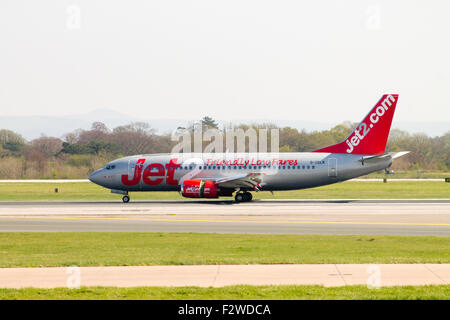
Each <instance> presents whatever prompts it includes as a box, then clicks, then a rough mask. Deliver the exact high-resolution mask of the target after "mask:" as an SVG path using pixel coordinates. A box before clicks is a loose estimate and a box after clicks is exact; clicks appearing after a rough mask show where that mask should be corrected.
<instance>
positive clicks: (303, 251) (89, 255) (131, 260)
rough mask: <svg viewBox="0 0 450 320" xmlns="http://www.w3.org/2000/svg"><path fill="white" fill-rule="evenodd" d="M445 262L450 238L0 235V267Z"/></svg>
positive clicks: (449, 253)
mask: <svg viewBox="0 0 450 320" xmlns="http://www.w3.org/2000/svg"><path fill="white" fill-rule="evenodd" d="M270 263H450V237H410V236H325V235H324V236H322V235H320V236H319V235H249V234H198V233H121V232H110V233H101V232H98V233H96V232H94V233H90V232H78V233H69V232H61V233H0V267H39V266H70V265H77V266H121V265H130V266H134V265H193V264H270Z"/></svg>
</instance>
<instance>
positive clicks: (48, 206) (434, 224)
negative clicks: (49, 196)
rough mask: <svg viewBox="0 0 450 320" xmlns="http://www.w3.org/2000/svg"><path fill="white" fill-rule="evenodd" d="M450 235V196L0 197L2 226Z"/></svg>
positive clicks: (17, 229) (5, 229)
mask: <svg viewBox="0 0 450 320" xmlns="http://www.w3.org/2000/svg"><path fill="white" fill-rule="evenodd" d="M29 231H31V232H38V231H39V232H56V231H65V232H66V231H67V232H68V231H116V232H135V231H136V232H210V233H249V234H251V233H253V234H257V233H260V234H367V235H381V234H383V235H418V236H450V199H427V200H420V199H387V200H386V199H385V200H376V199H368V200H357V199H347V200H339V199H327V200H275V201H274V200H259V201H253V202H251V203H240V204H237V203H235V202H233V201H228V200H227V201H134V202H130V203H128V204H123V203H121V202H118V201H100V202H1V203H0V232H29Z"/></svg>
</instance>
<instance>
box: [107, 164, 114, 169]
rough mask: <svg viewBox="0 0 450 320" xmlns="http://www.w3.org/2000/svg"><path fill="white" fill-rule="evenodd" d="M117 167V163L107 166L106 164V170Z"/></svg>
mask: <svg viewBox="0 0 450 320" xmlns="http://www.w3.org/2000/svg"><path fill="white" fill-rule="evenodd" d="M115 167H116V165H115V164H112V165H111V164H107V165H106V166H105V169H106V170H110V169H114V168H115Z"/></svg>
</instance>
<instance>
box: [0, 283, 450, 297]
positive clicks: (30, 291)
mask: <svg viewBox="0 0 450 320" xmlns="http://www.w3.org/2000/svg"><path fill="white" fill-rule="evenodd" d="M12 299H27V300H40V299H57V300H60V299H71V300H73V299H85V300H86V299H114V300H124V299H152V300H159V299H164V300H166V299H170V300H188V299H190V300H204V299H218V300H223V299H236V300H239V299H254V300H264V299H276V300H281V299H282V300H287V299H291V300H294V299H297V300H298V299H302V300H320V299H328V300H345V299H365V300H373V299H391V300H425V299H442V300H448V299H450V286H449V285H440V286H405V287H382V288H380V289H368V288H367V287H366V286H345V287H332V288H324V287H322V286H292V285H290V286H228V287H223V288H198V287H176V288H166V287H136V288H116V287H82V288H80V289H67V288H58V289H34V288H26V289H0V300H12Z"/></svg>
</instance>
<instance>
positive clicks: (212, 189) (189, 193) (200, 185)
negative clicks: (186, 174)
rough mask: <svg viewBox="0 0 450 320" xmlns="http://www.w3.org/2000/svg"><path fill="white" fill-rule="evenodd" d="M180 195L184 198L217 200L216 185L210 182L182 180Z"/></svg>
mask: <svg viewBox="0 0 450 320" xmlns="http://www.w3.org/2000/svg"><path fill="white" fill-rule="evenodd" d="M181 195H182V196H183V197H186V198H218V197H219V192H218V190H217V184H216V183H215V182H214V181H211V180H200V179H192V180H184V181H183V183H182V184H181Z"/></svg>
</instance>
